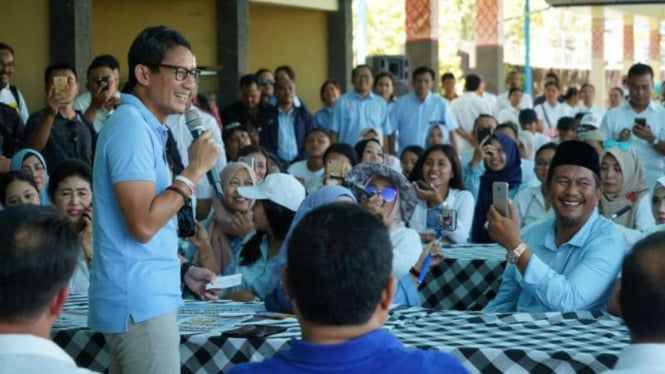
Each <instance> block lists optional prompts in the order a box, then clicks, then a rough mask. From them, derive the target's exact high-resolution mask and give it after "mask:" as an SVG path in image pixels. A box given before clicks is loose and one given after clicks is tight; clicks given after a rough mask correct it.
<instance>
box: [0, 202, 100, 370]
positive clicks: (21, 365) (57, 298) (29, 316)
mask: <svg viewBox="0 0 665 374" xmlns="http://www.w3.org/2000/svg"><path fill="white" fill-rule="evenodd" d="M0 235H1V237H2V238H3V239H4V240H2V242H0V262H1V263H2V264H3V267H2V270H0V284H2V289H1V290H0V299H1V300H2V302H1V303H0V373H22V374H36V373H45V372H48V373H55V374H64V373H92V371H89V370H87V369H83V368H77V366H76V363H75V362H74V360H73V359H72V358H71V357H70V356H69V355H68V354H67V352H65V351H64V350H63V349H62V348H60V347H59V346H58V345H57V344H55V343H54V342H52V341H51V340H50V339H49V336H50V334H51V327H52V326H53V324H54V323H55V320H56V319H57V318H58V316H59V315H60V313H61V312H62V308H63V306H64V305H65V303H66V302H67V298H68V295H69V286H68V283H69V279H70V278H71V276H72V274H73V273H74V268H75V266H76V263H77V261H78V256H79V241H78V235H77V234H76V233H75V232H74V230H72V229H71V222H70V221H69V219H67V218H66V217H65V216H64V215H62V213H60V212H58V211H56V210H54V209H51V208H45V207H39V206H33V205H28V204H26V205H15V206H10V207H7V208H5V209H4V210H2V211H0ZM35 259H39V261H35Z"/></svg>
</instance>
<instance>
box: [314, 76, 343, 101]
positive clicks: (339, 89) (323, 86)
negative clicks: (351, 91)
mask: <svg viewBox="0 0 665 374" xmlns="http://www.w3.org/2000/svg"><path fill="white" fill-rule="evenodd" d="M329 84H332V85H333V86H335V88H337V90H338V91H339V92H340V93H341V92H342V85H341V84H339V82H338V81H336V80H332V79H328V80H327V81H325V82H323V84H322V85H321V88H320V89H319V97H320V98H321V101H323V92H324V91H325V90H326V86H327V85H329Z"/></svg>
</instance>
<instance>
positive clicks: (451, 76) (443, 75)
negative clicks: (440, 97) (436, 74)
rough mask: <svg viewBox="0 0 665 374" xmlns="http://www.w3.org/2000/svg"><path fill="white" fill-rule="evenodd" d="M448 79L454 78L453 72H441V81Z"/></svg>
mask: <svg viewBox="0 0 665 374" xmlns="http://www.w3.org/2000/svg"><path fill="white" fill-rule="evenodd" d="M448 79H452V80H455V74H453V73H451V72H447V73H443V74H442V75H441V81H442V82H443V81H446V80H448Z"/></svg>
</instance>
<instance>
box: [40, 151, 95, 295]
mask: <svg viewBox="0 0 665 374" xmlns="http://www.w3.org/2000/svg"><path fill="white" fill-rule="evenodd" d="M48 194H49V198H50V199H51V202H52V203H53V206H54V207H55V208H56V209H58V210H59V211H61V212H62V213H64V214H65V216H67V218H69V220H70V221H72V223H73V224H74V229H75V230H77V231H78V233H79V241H80V244H81V251H79V261H78V263H77V264H76V268H75V269H74V275H72V279H71V280H70V281H69V293H70V294H83V295H87V294H88V287H89V286H90V270H89V266H90V261H92V170H90V166H88V165H87V164H86V163H84V162H81V161H79V160H65V161H62V162H61V163H59V164H58V166H57V167H56V168H55V169H54V170H53V172H52V173H51V180H50V181H49V186H48Z"/></svg>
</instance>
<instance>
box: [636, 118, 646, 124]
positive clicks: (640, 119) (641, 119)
mask: <svg viewBox="0 0 665 374" xmlns="http://www.w3.org/2000/svg"><path fill="white" fill-rule="evenodd" d="M635 123H637V124H638V125H640V126H646V125H647V119H646V118H635Z"/></svg>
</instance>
